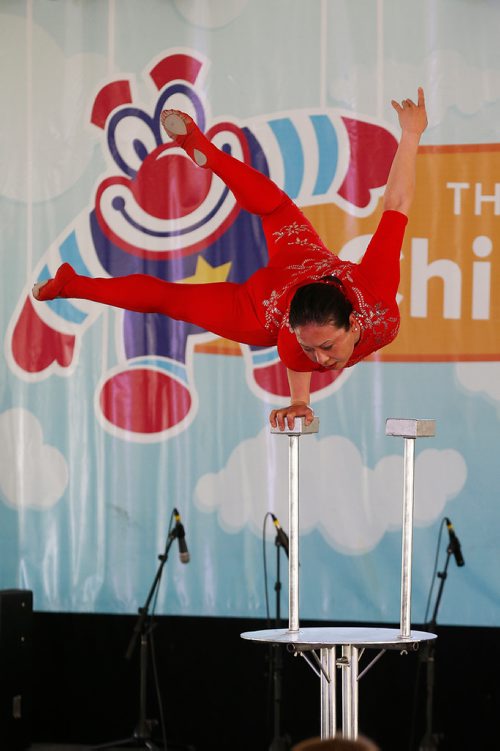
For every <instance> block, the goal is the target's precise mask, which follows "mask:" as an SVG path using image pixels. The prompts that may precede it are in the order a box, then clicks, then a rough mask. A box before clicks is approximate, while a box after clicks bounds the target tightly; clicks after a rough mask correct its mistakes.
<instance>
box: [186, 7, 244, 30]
mask: <svg viewBox="0 0 500 751" xmlns="http://www.w3.org/2000/svg"><path fill="white" fill-rule="evenodd" d="M247 4H248V0H174V5H175V7H176V8H177V10H178V12H179V13H180V14H181V16H183V18H185V20H186V21H188V22H189V23H191V24H193V26H198V27H200V28H202V29H220V28H222V27H223V26H227V24H228V23H230V22H231V21H233V20H234V19H235V18H238V16H240V15H241V14H242V12H243V11H244V9H245V7H246V5H247Z"/></svg>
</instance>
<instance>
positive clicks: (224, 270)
mask: <svg viewBox="0 0 500 751" xmlns="http://www.w3.org/2000/svg"><path fill="white" fill-rule="evenodd" d="M230 268H231V262H230V261H229V263H223V264H221V265H220V266H210V264H209V263H207V261H205V259H204V258H202V257H201V256H200V257H199V258H198V261H197V263H196V271H195V273H194V274H193V276H187V277H186V278H185V279H180V280H179V281H180V283H181V284H207V283H210V282H225V281H226V279H227V277H228V276H229V270H230Z"/></svg>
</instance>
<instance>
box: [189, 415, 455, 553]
mask: <svg viewBox="0 0 500 751" xmlns="http://www.w3.org/2000/svg"><path fill="white" fill-rule="evenodd" d="M299 452H300V532H301V534H307V533H308V532H311V530H313V529H315V528H317V529H318V530H319V531H320V532H321V534H322V535H323V537H324V538H325V539H326V540H327V541H328V543H329V544H330V545H332V546H333V547H334V548H336V549H337V550H340V551H343V552H345V553H349V554H351V555H352V554H361V553H365V552H367V551H369V550H371V549H373V548H374V547H375V546H376V545H377V544H378V543H379V541H380V540H381V538H382V537H383V535H384V534H385V532H387V531H389V530H396V529H399V528H400V527H401V518H402V502H403V459H402V457H401V456H400V455H392V456H387V457H384V458H383V459H381V460H380V461H379V462H378V464H377V465H376V466H375V467H374V468H373V469H370V468H369V467H366V466H364V465H363V459H362V457H361V455H360V453H359V451H358V449H357V447H356V446H355V445H354V444H353V443H352V442H351V441H349V440H348V439H346V438H342V437H339V436H328V437H326V438H318V437H314V436H304V437H303V438H301V439H300V444H299ZM466 476H467V469H466V464H465V461H464V459H463V457H462V456H461V454H459V453H458V452H457V451H455V450H453V449H447V450H442V451H438V450H435V449H424V450H417V458H416V461H415V508H414V522H415V525H420V526H425V525H429V524H431V523H432V522H433V521H434V520H435V519H437V518H438V517H439V516H440V515H441V514H442V512H443V509H444V507H445V505H446V503H447V501H448V500H450V499H451V498H453V497H454V496H455V495H457V494H458V493H459V492H460V491H461V489H462V488H463V486H464V483H465V479H466ZM195 502H196V504H197V506H198V507H199V508H200V509H201V510H202V511H205V512H217V514H218V519H219V524H220V525H221V527H222V528H223V529H224V530H226V531H227V532H230V533H236V532H238V531H240V530H241V529H242V528H243V527H245V526H248V527H250V529H251V530H252V531H253V532H254V533H255V534H257V535H260V534H261V531H262V523H263V519H264V516H265V514H266V512H268V511H271V512H272V513H274V514H275V515H276V516H277V517H278V519H280V521H281V524H282V526H287V525H288V438H287V436H283V437H280V436H275V435H270V434H269V432H268V431H267V430H266V429H263V430H262V431H261V432H260V433H259V435H258V436H256V437H255V438H251V439H248V440H246V441H243V442H242V443H241V444H240V445H239V446H238V447H237V448H236V449H235V450H234V451H233V453H232V454H231V456H230V458H229V461H228V463H227V466H226V467H224V468H223V469H222V470H221V471H220V472H218V473H212V474H207V475H205V476H203V477H201V478H200V480H199V481H198V484H197V486H196V489H195ZM268 531H270V532H272V528H271V529H270V530H268Z"/></svg>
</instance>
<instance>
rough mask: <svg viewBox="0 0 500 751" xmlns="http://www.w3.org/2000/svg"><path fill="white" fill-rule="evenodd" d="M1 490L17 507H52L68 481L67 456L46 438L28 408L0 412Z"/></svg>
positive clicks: (12, 504)
mask: <svg viewBox="0 0 500 751" xmlns="http://www.w3.org/2000/svg"><path fill="white" fill-rule="evenodd" d="M0 445H1V446H2V451H0V491H1V493H2V494H3V496H4V497H5V499H6V501H7V503H8V504H9V505H10V506H13V507H14V508H33V509H40V510H43V509H48V508H50V507H51V506H54V504H55V503H57V501H58V500H59V499H60V498H61V496H62V494H63V493H64V490H65V488H66V486H67V484H68V467H67V464H66V460H65V458H64V456H63V455H62V454H61V452H60V451H58V450H57V449H56V448H54V447H53V446H48V445H47V444H45V443H44V442H43V432H42V427H41V425H40V423H39V421H38V420H37V418H36V417H35V416H34V415H33V414H32V413H31V412H28V411H27V410H25V409H19V408H14V409H9V410H7V411H6V412H3V413H2V414H1V415H0Z"/></svg>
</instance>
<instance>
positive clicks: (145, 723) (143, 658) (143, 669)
mask: <svg viewBox="0 0 500 751" xmlns="http://www.w3.org/2000/svg"><path fill="white" fill-rule="evenodd" d="M176 537H177V528H176V526H174V528H173V529H172V530H171V531H170V532H169V534H168V537H167V542H166V546H165V551H164V553H163V555H159V556H158V559H159V561H160V565H159V566H158V570H157V572H156V575H155V578H154V580H153V583H152V585H151V588H150V590H149V593H148V596H147V598H146V602H145V603H144V605H143V606H142V608H139V611H138V612H139V617H138V619H137V621H136V624H135V627H134V630H133V632H132V637H131V639H130V642H129V645H128V648H127V651H126V653H125V659H126V660H130V659H131V657H132V654H133V652H134V649H135V645H136V643H137V640H138V639H139V637H140V644H141V646H140V652H139V664H140V668H139V719H138V721H137V724H136V726H135V730H134V732H133V735H131V736H130V737H129V738H123V739H121V740H118V741H111V742H110V743H104V744H102V745H100V746H93V747H92V749H93V751H97V749H104V748H116V747H125V746H132V745H133V746H139V747H144V748H147V749H149V751H160V749H159V748H158V746H156V745H155V744H154V743H153V740H152V736H151V731H152V729H153V728H154V727H155V726H156V725H158V721H157V720H148V719H146V704H147V668H148V655H149V642H148V639H149V634H150V633H151V631H152V630H153V628H154V626H153V625H151V624H150V625H147V624H146V619H147V617H148V614H149V606H150V604H151V600H152V599H153V597H154V595H155V593H156V590H157V588H158V586H159V584H160V580H161V575H162V572H163V567H164V565H165V563H166V562H167V559H168V553H169V551H170V548H171V546H172V543H173V541H174V540H175V538H176ZM165 748H166V747H165Z"/></svg>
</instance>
